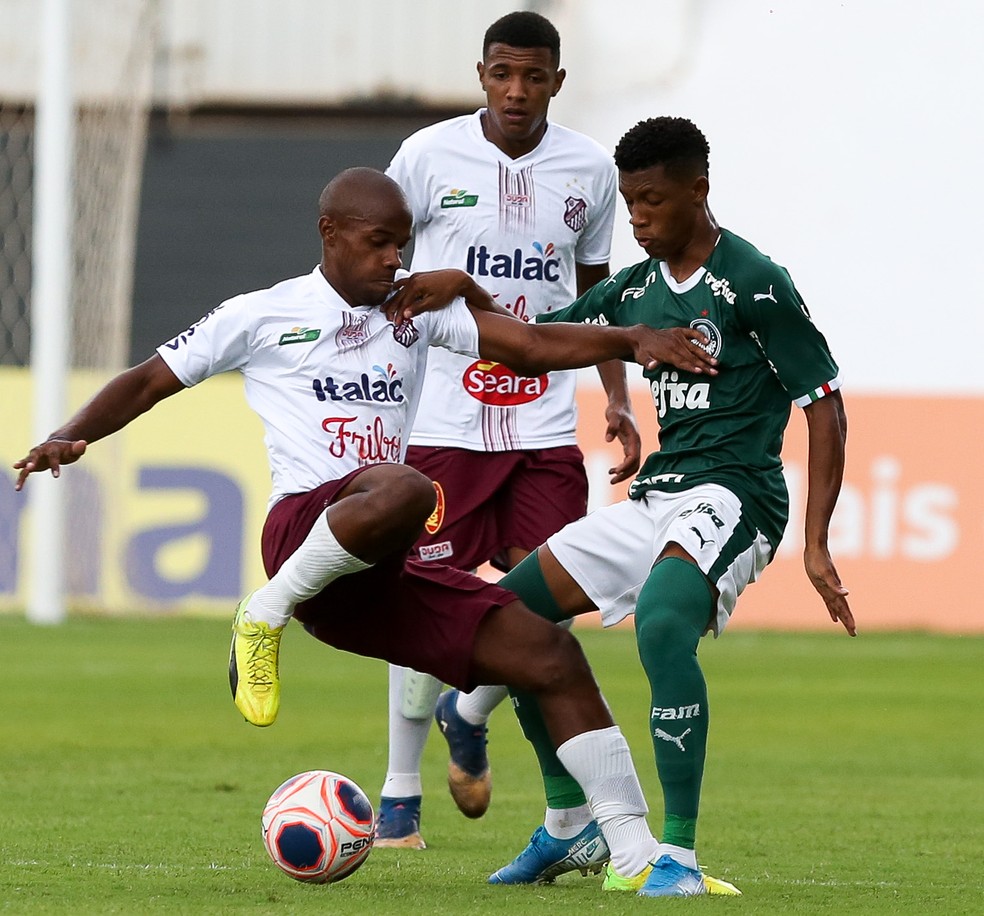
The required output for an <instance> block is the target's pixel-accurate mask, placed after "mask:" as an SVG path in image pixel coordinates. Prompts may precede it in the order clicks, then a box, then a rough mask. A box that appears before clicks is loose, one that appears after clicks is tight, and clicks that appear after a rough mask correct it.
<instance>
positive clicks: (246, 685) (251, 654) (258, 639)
mask: <svg viewBox="0 0 984 916" xmlns="http://www.w3.org/2000/svg"><path fill="white" fill-rule="evenodd" d="M250 597H251V595H247V596H246V597H245V598H243V600H242V601H240V602H239V605H238V607H237V608H236V616H235V618H234V619H233V621H232V647H231V649H230V651H229V686H230V687H231V688H232V698H233V699H234V700H235V701H236V706H237V708H238V709H239V711H240V712H241V713H242V714H243V715H244V716H245V717H246V721H247V722H249V723H250V724H252V725H257V726H259V727H261V728H262V727H265V726H267V725H273V723H274V721H275V720H276V718H277V712H278V711H279V710H280V637H281V636H283V633H284V628H283V627H271V626H270V625H269V624H266V623H253V622H252V621H251V620H250V619H249V616H248V614H247V613H246V604H247V602H248V601H249V599H250Z"/></svg>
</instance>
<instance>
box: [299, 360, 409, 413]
mask: <svg viewBox="0 0 984 916" xmlns="http://www.w3.org/2000/svg"><path fill="white" fill-rule="evenodd" d="M372 371H373V372H375V373H376V378H370V377H369V373H368V372H363V373H362V374H361V375H360V376H359V377H358V378H357V379H350V380H348V381H343V380H341V379H336V378H335V377H334V376H332V375H328V376H325V378H324V379H320V378H316V379H314V380H312V382H311V387H312V388H313V389H314V395H315V397H316V398H317V399H318V400H319V401H371V402H373V403H376V404H400V403H402V402H403V400H404V397H403V380H402V379H400V378H398V377H397V374H396V369H395V368H394V366H393V364H392V363H388V364H387V366H386V368H385V369H384V368H383V367H382V366H373V367H372Z"/></svg>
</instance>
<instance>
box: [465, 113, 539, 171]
mask: <svg viewBox="0 0 984 916" xmlns="http://www.w3.org/2000/svg"><path fill="white" fill-rule="evenodd" d="M481 124H482V133H483V134H484V135H485V139H486V140H488V141H489V143H491V144H492V145H493V146H496V147H498V148H499V149H500V150H502V152H504V153H505V154H506V155H507V156H508V157H509V158H510V159H519V158H520V157H522V156H525V155H526V154H527V153H532V152H533V150H535V149H536V148H537V147H538V146H539V145H540V141H541V140H543V136H544V134H546V132H547V122H546V121H544V122H543V124H542V125H541V126H540V127H539V128H537V130H536V132H535V133H533V134H532V135H531V136H529V137H524V138H523V139H522V140H512V139H510V138H509V137H507V136H506V135H505V134H503V133H502V132H501V131H499V130H498V129H497V128H496V126H495V122H494V121H493V119H492V118H490V117H489V116H488V113H487V112H484V111H483V112H482V115H481Z"/></svg>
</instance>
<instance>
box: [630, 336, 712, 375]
mask: <svg viewBox="0 0 984 916" xmlns="http://www.w3.org/2000/svg"><path fill="white" fill-rule="evenodd" d="M629 330H630V331H631V332H632V335H633V337H634V341H633V347H634V357H635V361H636V362H637V363H640V364H641V365H643V366H645V367H646V368H647V369H655V368H656V367H657V366H659V365H660V364H663V365H670V366H674V367H675V368H677V369H682V370H683V371H684V372H695V373H698V374H700V373H703V374H704V375H717V374H718V371H717V369H716V368H715V367H716V366H717V360H716V359H715V358H714V357H713V356H711V355H710V354H709V353H708V352H707V350H705V349H704V347H705V346H706V345H707V344H708V343H709V342H710V341H709V340H708V337H707V335H706V334H704V333H703V332H702V331H699V330H697V329H696V328H651V327H648V326H647V325H644V324H637V325H633V326H632V327H631V328H630V329H629Z"/></svg>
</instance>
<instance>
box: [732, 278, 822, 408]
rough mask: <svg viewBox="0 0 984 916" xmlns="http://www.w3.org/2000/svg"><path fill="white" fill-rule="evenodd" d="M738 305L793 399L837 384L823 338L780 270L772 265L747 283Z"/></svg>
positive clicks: (806, 399)
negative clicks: (749, 283)
mask: <svg viewBox="0 0 984 916" xmlns="http://www.w3.org/2000/svg"><path fill="white" fill-rule="evenodd" d="M759 287H760V288H759ZM738 308H739V317H740V319H741V321H742V324H743V325H744V326H745V327H746V329H747V330H748V331H749V332H750V333H751V334H752V335H753V336H754V338H755V340H756V341H757V342H758V344H759V346H760V347H761V348H762V352H763V353H764V354H765V356H766V358H767V359H768V360H769V363H770V364H771V366H772V368H773V371H774V372H775V373H776V376H777V377H778V378H779V381H780V382H781V383H782V385H783V387H784V388H785V389H786V390H787V391H788V392H789V396H790V399H791V400H792V401H793V403H794V404H796V405H797V406H798V407H805V406H807V405H808V404H810V403H811V402H812V401H816V400H818V399H819V398H822V397H823V396H824V395H827V394H830V393H831V392H832V391H836V390H837V389H838V388H840V387H841V379H840V374H839V372H840V370H839V369H838V367H837V363H836V362H834V358H833V356H832V355H831V353H830V348H829V347H828V346H827V341H826V339H825V338H824V336H823V334H821V333H820V331H819V330H818V329H817V327H816V326H815V325H814V324H813V320H812V319H811V318H810V312H809V310H808V309H807V307H806V303H805V302H804V301H803V298H802V296H800V294H799V291H798V290H797V289H796V287H795V286H794V285H793V281H792V279H791V278H790V276H789V274H788V273H786V271H785V270H783V269H782V268H779V267H777V268H776V270H775V271H774V272H770V273H769V274H768V275H766V276H763V278H762V279H761V280H759V281H758V283H753V284H751V285H749V287H748V290H747V292H745V293H744V294H743V295H740V296H739V297H738Z"/></svg>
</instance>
